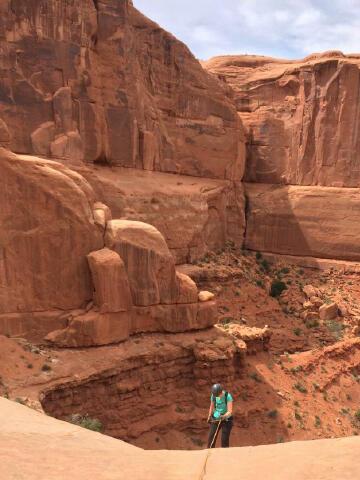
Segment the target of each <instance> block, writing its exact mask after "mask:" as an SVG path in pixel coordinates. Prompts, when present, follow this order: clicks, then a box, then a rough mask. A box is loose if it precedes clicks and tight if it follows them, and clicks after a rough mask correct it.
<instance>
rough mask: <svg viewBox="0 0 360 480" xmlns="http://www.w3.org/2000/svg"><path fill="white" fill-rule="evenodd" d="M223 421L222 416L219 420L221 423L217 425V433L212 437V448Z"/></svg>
mask: <svg viewBox="0 0 360 480" xmlns="http://www.w3.org/2000/svg"><path fill="white" fill-rule="evenodd" d="M221 422H222V418H220V420H219V425H218V426H217V429H216V432H215V435H214V436H213V439H212V441H211V445H210V448H212V446H213V445H214V441H215V439H216V436H217V434H218V431H219V428H220V425H221Z"/></svg>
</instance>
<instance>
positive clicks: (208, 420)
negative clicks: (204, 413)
mask: <svg viewBox="0 0 360 480" xmlns="http://www.w3.org/2000/svg"><path fill="white" fill-rule="evenodd" d="M210 419H211V417H210V415H209V416H208V418H207V423H210Z"/></svg>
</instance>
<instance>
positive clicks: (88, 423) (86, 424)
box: [69, 413, 102, 432]
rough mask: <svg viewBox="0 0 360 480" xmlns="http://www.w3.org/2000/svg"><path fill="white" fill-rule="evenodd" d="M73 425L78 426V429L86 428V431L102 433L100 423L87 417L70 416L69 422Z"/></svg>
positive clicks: (76, 414)
mask: <svg viewBox="0 0 360 480" xmlns="http://www.w3.org/2000/svg"><path fill="white" fill-rule="evenodd" d="M69 422H70V423H72V424H73V425H78V426H79V427H83V428H86V429H87V430H92V431H93V432H101V431H102V423H101V422H100V421H99V420H97V419H96V418H90V417H89V416H88V415H84V416H82V415H79V414H78V413H75V414H74V415H72V416H71V419H70V420H69Z"/></svg>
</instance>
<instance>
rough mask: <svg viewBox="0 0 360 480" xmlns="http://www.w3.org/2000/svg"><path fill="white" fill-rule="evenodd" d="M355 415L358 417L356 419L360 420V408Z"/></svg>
mask: <svg viewBox="0 0 360 480" xmlns="http://www.w3.org/2000/svg"><path fill="white" fill-rule="evenodd" d="M354 417H355V418H356V420H359V421H360V409H359V410H358V411H357V412H355V414H354Z"/></svg>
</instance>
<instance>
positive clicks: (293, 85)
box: [204, 52, 360, 187]
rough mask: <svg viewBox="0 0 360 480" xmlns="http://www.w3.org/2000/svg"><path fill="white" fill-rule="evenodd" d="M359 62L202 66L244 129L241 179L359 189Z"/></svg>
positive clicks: (215, 62)
mask: <svg viewBox="0 0 360 480" xmlns="http://www.w3.org/2000/svg"><path fill="white" fill-rule="evenodd" d="M359 64H360V57H359V56H355V55H349V56H345V55H343V54H342V53H341V52H326V53H324V54H321V55H312V56H309V57H306V58H305V59H303V60H300V61H287V60H276V59H273V58H266V57H252V56H238V57H232V56H229V57H217V58H214V59H212V60H209V62H204V66H205V67H206V68H207V69H208V70H209V71H211V72H213V73H215V74H216V75H218V76H219V77H220V78H222V79H223V80H225V82H226V83H228V84H230V85H231V87H232V88H233V89H234V91H235V101H236V105H237V110H238V112H239V114H240V116H241V118H242V120H243V122H244V124H245V126H246V128H247V130H248V153H247V155H248V158H247V166H246V176H245V179H246V181H250V182H257V183H276V184H277V183H286V184H292V185H323V186H335V187H342V186H346V187H357V186H359V181H360V176H359V175H360V174H359V172H360V137H359V124H358V121H359V108H360V104H359V99H358V93H357V92H358V88H359V81H360V68H359Z"/></svg>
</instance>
